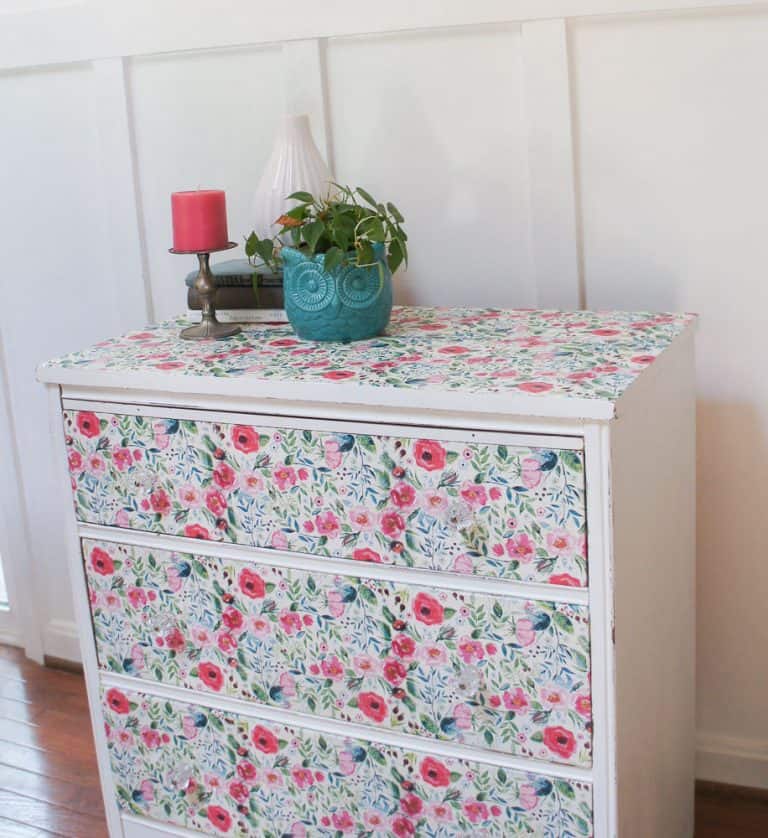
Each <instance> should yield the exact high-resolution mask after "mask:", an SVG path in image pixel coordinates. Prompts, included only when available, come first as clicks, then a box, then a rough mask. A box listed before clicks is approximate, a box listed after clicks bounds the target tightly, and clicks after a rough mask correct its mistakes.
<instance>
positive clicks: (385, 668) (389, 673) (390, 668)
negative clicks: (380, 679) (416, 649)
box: [381, 658, 408, 687]
mask: <svg viewBox="0 0 768 838" xmlns="http://www.w3.org/2000/svg"><path fill="white" fill-rule="evenodd" d="M381 671H382V674H383V675H384V677H385V678H386V679H387V681H389V683H390V684H392V686H394V687H399V686H400V684H402V683H403V681H405V678H406V676H407V675H408V670H407V669H406V668H405V667H404V666H403V664H402V662H401V661H399V660H398V659H397V658H387V660H385V661H384V663H383V665H382V667H381Z"/></svg>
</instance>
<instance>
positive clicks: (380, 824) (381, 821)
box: [363, 809, 387, 832]
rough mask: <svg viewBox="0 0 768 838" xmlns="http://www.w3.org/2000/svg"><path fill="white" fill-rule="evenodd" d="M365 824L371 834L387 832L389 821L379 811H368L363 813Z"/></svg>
mask: <svg viewBox="0 0 768 838" xmlns="http://www.w3.org/2000/svg"><path fill="white" fill-rule="evenodd" d="M363 823H364V824H365V827H366V829H367V830H368V831H369V832H386V831H387V820H386V816H385V815H384V814H383V813H382V812H379V811H378V809H368V811H367V812H364V813H363Z"/></svg>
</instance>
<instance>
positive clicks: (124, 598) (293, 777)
mask: <svg viewBox="0 0 768 838" xmlns="http://www.w3.org/2000/svg"><path fill="white" fill-rule="evenodd" d="M180 324H181V321H169V322H166V323H163V324H160V325H158V326H150V327H147V328H146V329H144V330H141V331H136V332H131V333H128V334H126V335H124V336H122V337H118V338H114V339H110V340H106V341H104V342H102V343H100V344H98V345H96V346H94V347H92V348H91V349H88V350H86V351H83V352H78V353H75V354H72V355H68V356H66V357H64V358H60V359H58V360H55V361H51V362H49V363H46V364H44V365H42V366H41V367H40V368H39V370H38V377H39V379H40V381H42V382H43V383H44V384H45V385H46V387H47V388H48V391H49V396H50V410H51V415H52V423H53V424H52V427H53V433H54V436H55V442H56V446H57V448H56V450H57V454H58V460H59V461H60V462H59V466H60V471H61V482H62V485H61V492H62V499H64V498H65V497H66V498H67V499H68V500H67V507H68V515H67V520H68V531H67V533H66V540H65V544H66V552H67V553H68V556H69V562H70V565H69V568H70V573H71V577H72V585H73V589H74V597H75V605H76V612H77V620H78V628H79V632H80V637H81V647H82V657H83V663H84V668H85V674H86V681H87V686H88V696H89V702H90V708H91V715H92V719H93V730H94V736H95V739H96V746H97V752H98V759H99V769H100V776H101V782H102V788H103V794H104V801H105V807H106V812H107V820H108V823H109V830H110V835H111V836H113V838H117V836H125V838H160V836H167V835H179V836H181V835H199V834H206V835H214V836H222V835H225V836H226V835H229V836H234V837H235V838H243V836H265V837H266V838H281V836H282V838H287V836H293V837H294V838H302V836H345V835H379V834H381V835H394V836H399V838H404V837H405V838H407V836H413V835H418V836H458V835H474V836H486V835H487V836H517V835H521V836H532V835H533V836H549V837H550V838H566V837H567V836H590V835H595V836H614V835H621V836H638V837H642V838H653V836H659V838H676V836H681V837H682V836H691V835H692V834H693V755H694V725H693V715H694V693H693V689H694V486H695V474H694V470H695V458H694V448H695V414H694V410H695V400H694V375H693V332H694V328H695V318H693V317H692V316H690V315H677V314H649V313H626V312H602V313H592V312H569V313H560V312H553V311H502V310H489V309H436V308H396V309H395V311H394V313H393V319H392V323H391V325H390V328H389V330H388V333H387V335H386V336H383V337H380V338H377V339H374V340H369V341H364V342H359V343H353V344H348V345H342V344H312V343H306V342H302V341H300V340H298V339H297V338H296V337H295V336H294V335H293V333H292V332H291V330H290V327H288V326H286V325H284V324H283V325H274V324H272V325H270V324H263V323H261V324H253V325H250V326H247V327H246V328H245V329H244V331H243V333H242V334H240V335H238V336H236V337H234V338H232V339H230V340H227V341H222V342H191V343H190V342H186V341H182V340H180V339H179V336H178V333H179V328H180ZM71 510H73V511H71ZM62 595H64V593H63V592H62Z"/></svg>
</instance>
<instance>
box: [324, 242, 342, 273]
mask: <svg viewBox="0 0 768 838" xmlns="http://www.w3.org/2000/svg"><path fill="white" fill-rule="evenodd" d="M343 261H344V251H343V250H342V249H341V248H340V247H329V248H328V250H327V251H326V254H325V262H324V265H323V267H324V268H325V270H326V272H327V273H331V272H332V271H334V270H336V268H338V267H339V265H341V263H342V262H343Z"/></svg>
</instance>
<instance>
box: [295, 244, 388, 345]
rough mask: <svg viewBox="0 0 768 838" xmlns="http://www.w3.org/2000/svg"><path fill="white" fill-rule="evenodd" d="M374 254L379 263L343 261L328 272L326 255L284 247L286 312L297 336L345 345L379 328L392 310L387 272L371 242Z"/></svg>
mask: <svg viewBox="0 0 768 838" xmlns="http://www.w3.org/2000/svg"><path fill="white" fill-rule="evenodd" d="M374 252H375V254H376V259H377V262H378V263H379V264H376V265H370V266H366V267H358V266H357V265H355V264H354V262H352V263H350V262H345V263H344V264H342V265H341V266H339V267H338V268H334V270H332V271H331V272H330V273H329V272H327V271H326V270H325V254H323V253H319V254H316V255H315V256H308V255H305V254H304V253H302V252H301V251H300V250H296V249H295V248H293V247H283V249H282V251H281V256H282V260H283V291H284V294H285V313H286V315H287V317H288V320H289V321H290V323H291V325H292V326H293V328H294V330H295V332H296V334H297V335H298V336H299V337H300V338H303V339H304V340H318V341H341V342H343V343H349V342H350V341H353V340H365V339H366V338H372V337H376V335H380V334H381V333H382V332H383V331H384V329H385V328H386V327H387V323H389V316H390V314H391V312H392V274H391V273H390V270H389V268H388V267H387V263H386V259H385V256H384V248H383V246H382V245H375V246H374Z"/></svg>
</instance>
